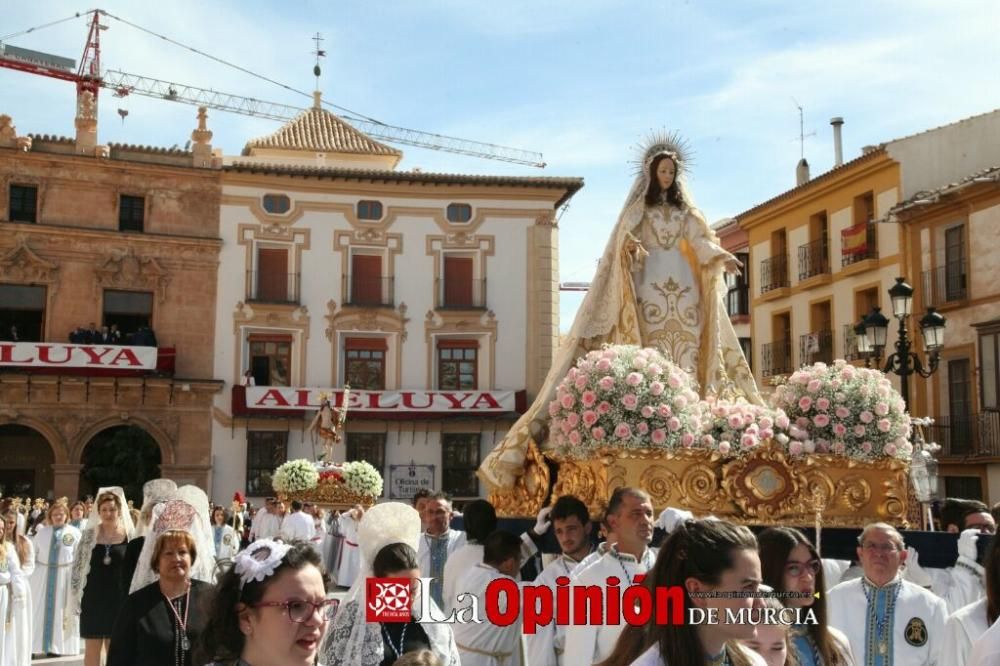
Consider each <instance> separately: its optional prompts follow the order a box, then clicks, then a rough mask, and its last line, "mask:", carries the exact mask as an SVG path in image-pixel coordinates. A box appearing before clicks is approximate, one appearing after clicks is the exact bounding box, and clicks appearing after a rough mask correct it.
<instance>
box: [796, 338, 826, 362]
mask: <svg viewBox="0 0 1000 666" xmlns="http://www.w3.org/2000/svg"><path fill="white" fill-rule="evenodd" d="M799 359H801V363H802V364H803V365H812V364H813V363H820V362H822V363H828V364H829V363H833V331H830V330H825V331H813V332H812V333H806V334H805V335H800V336H799Z"/></svg>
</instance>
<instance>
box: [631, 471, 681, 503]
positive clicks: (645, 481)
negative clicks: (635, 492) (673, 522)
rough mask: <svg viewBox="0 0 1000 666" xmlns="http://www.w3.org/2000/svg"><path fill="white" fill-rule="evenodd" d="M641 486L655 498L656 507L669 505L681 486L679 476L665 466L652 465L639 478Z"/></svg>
mask: <svg viewBox="0 0 1000 666" xmlns="http://www.w3.org/2000/svg"><path fill="white" fill-rule="evenodd" d="M639 485H640V486H641V487H642V488H643V489H644V490H645V491H646V492H648V493H649V495H650V496H651V497H652V498H653V504H655V505H656V506H660V505H664V504H667V503H668V502H669V501H670V496H671V495H672V494H673V492H674V489H675V488H677V487H678V486H679V485H680V480H679V479H678V478H677V475H676V474H674V473H673V472H671V471H670V470H669V469H667V468H666V467H664V466H663V465H651V466H650V467H649V468H648V469H647V470H646V471H645V472H643V473H642V476H640V477H639Z"/></svg>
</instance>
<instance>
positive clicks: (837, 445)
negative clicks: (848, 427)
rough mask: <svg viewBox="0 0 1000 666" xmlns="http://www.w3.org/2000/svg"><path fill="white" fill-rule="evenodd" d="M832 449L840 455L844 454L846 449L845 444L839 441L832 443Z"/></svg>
mask: <svg viewBox="0 0 1000 666" xmlns="http://www.w3.org/2000/svg"><path fill="white" fill-rule="evenodd" d="M832 450H833V452H834V453H836V454H837V455H839V456H842V455H844V452H845V451H846V450H847V445H846V444H844V443H843V442H841V441H836V442H834V443H833V447H832Z"/></svg>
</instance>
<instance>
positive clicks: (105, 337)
mask: <svg viewBox="0 0 1000 666" xmlns="http://www.w3.org/2000/svg"><path fill="white" fill-rule="evenodd" d="M69 341H70V342H71V343H73V344H78V345H97V344H100V345H131V346H135V347H156V346H157V345H156V333H154V332H153V329H151V328H150V327H149V326H139V327H137V328H136V330H134V331H128V332H125V333H123V332H122V331H121V330H120V329H119V328H118V324H111V325H110V326H108V325H107V324H105V325H104V326H101V327H100V328H98V327H97V324H95V323H94V322H90V326H89V327H87V328H84V327H83V326H77V327H76V328H74V329H73V330H72V331H70V333H69Z"/></svg>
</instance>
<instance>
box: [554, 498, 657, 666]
mask: <svg viewBox="0 0 1000 666" xmlns="http://www.w3.org/2000/svg"><path fill="white" fill-rule="evenodd" d="M605 521H606V522H607V523H608V525H609V526H610V527H611V529H612V530H613V531H614V532H615V534H616V535H617V537H618V541H617V543H615V544H613V545H612V546H611V547H610V548H608V552H607V553H606V554H605V555H604V556H603V557H601V558H600V559H599V560H597V561H596V562H594V563H593V564H591V565H589V566H588V567H587V568H586V569H583V570H581V571H580V572H579V574H578V575H577V576H576V578H575V580H574V581H573V584H574V585H595V586H599V587H604V588H606V587H608V579H609V578H612V577H614V578H616V579H618V581H619V595H621V594H623V593H624V591H625V589H627V588H628V586H629V585H631V584H632V583H634V582H635V577H636V576H639V575H645V574H646V572H647V571H649V570H650V569H651V568H652V567H653V564H654V563H655V562H656V549H655V548H650V547H649V543H650V541H652V539H653V503H652V501H651V500H650V497H649V494H648V493H646V492H645V491H644V490H641V489H639V488H628V487H624V488H618V489H616V490H615V492H614V493H612V495H611V499H610V500H609V501H608V509H607V514H606V516H605ZM575 620H576V618H574V624H572V625H569V626H567V627H566V628H565V632H564V633H563V636H564V639H563V640H564V651H563V663H564V664H572V665H573V666H575V665H576V664H595V663H597V662H600V661H603V660H604V659H606V658H607V657H608V656H609V655H610V654H611V651H612V650H613V649H614V647H615V642H616V641H617V640H618V636H619V634H621V632H622V629H623V628H624V626H625V625H624V624H623V623H622V621H621V618H618V622H617V623H616V624H609V623H607V622H608V618H603V620H604V622H605V623H604V624H600V625H593V624H589V623H587V624H576V622H575Z"/></svg>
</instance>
